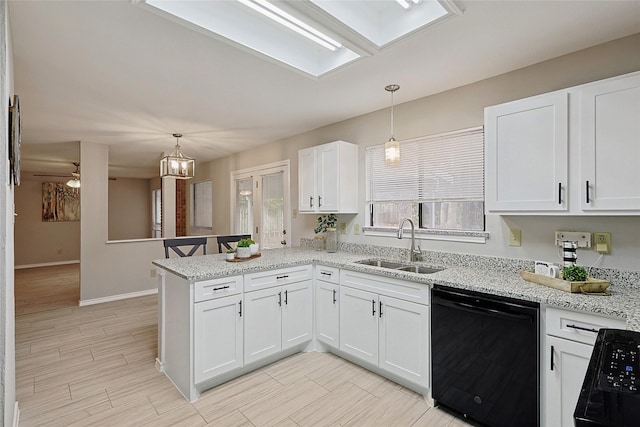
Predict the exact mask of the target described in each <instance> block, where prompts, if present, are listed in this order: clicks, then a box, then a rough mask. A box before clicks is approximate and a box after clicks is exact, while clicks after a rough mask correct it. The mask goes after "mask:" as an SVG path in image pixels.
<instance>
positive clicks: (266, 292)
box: [153, 245, 640, 401]
mask: <svg viewBox="0 0 640 427" xmlns="http://www.w3.org/2000/svg"><path fill="white" fill-rule="evenodd" d="M354 246H356V245H354ZM343 249H344V248H343ZM348 249H350V250H349V251H344V250H343V251H340V252H338V253H332V254H330V253H326V252H321V251H313V250H308V249H302V248H290V249H277V250H265V251H263V252H262V256H261V257H259V258H256V259H252V260H250V261H247V262H226V261H225V257H224V254H215V255H206V256H196V257H189V258H172V259H162V260H156V261H154V262H153V264H154V265H155V266H156V267H158V269H157V271H158V273H159V299H160V304H159V323H158V325H159V344H158V345H159V352H158V353H159V354H158V360H157V366H158V369H160V370H162V371H163V372H164V373H165V374H166V375H167V376H168V377H169V378H170V379H171V380H172V381H173V383H174V384H175V385H176V387H177V388H178V389H179V390H180V391H181V393H182V394H183V395H184V396H185V397H186V398H187V399H188V400H190V401H194V400H197V398H198V397H199V394H200V393H201V392H202V391H204V390H206V389H208V388H211V387H214V386H216V385H218V384H221V383H223V382H226V381H228V380H230V379H232V378H235V377H237V376H240V375H243V374H244V373H247V372H250V371H252V370H254V369H257V368H259V367H261V366H264V365H267V364H269V363H272V362H274V361H276V360H278V359H281V358H283V357H287V356H289V355H291V354H294V353H296V352H299V351H331V352H333V353H335V354H337V355H339V356H341V357H345V358H347V359H348V360H351V361H353V362H355V363H358V364H360V365H362V366H364V367H366V368H367V369H370V370H372V371H374V372H376V373H379V374H381V375H383V376H386V377H388V378H389V379H391V380H394V381H396V382H398V383H401V384H403V385H405V386H407V387H409V388H412V389H414V390H416V391H418V392H420V393H422V394H425V395H428V391H429V385H430V381H429V369H430V368H429V363H428V362H429V360H430V358H429V352H430V349H429V342H428V336H429V328H428V324H429V323H428V305H429V294H430V293H429V291H430V287H431V286H432V285H434V284H439V285H444V286H449V287H455V288H460V289H467V290H473V291H478V292H483V293H487V294H493V295H499V296H504V297H511V298H517V299H521V300H526V301H532V302H537V303H540V305H541V307H542V308H543V310H544V308H545V307H553V308H555V309H561V310H566V311H567V312H571V311H575V312H576V313H577V314H580V315H582V314H584V315H585V316H592V317H593V318H594V319H602V321H603V322H604V323H602V326H608V327H623V328H627V329H632V330H637V331H640V309H639V308H638V307H640V297H639V296H638V295H637V292H634V290H633V288H634V286H636V287H637V285H638V283H637V278H638V275H639V274H638V273H637V272H616V271H613V270H611V271H610V274H611V276H610V277H607V278H608V279H610V280H611V282H612V287H611V289H612V292H613V295H611V296H609V297H595V296H586V295H581V294H569V293H565V292H562V291H559V290H556V289H552V288H547V287H544V286H540V285H536V284H533V283H529V282H526V281H524V280H522V279H521V278H520V276H519V275H518V273H517V270H518V269H522V268H525V269H530V268H532V267H533V262H529V261H523V260H508V259H501V258H489V257H478V256H471V255H459V254H450V253H437V252H423V259H424V261H423V262H419V263H417V264H418V265H423V264H424V265H430V266H440V267H444V269H443V270H442V271H438V272H435V273H432V274H418V273H412V272H407V271H400V270H392V269H387V268H382V267H375V266H370V265H364V264H359V263H356V262H357V261H362V260H365V259H372V258H377V259H395V260H403V261H404V260H407V259H408V255H407V254H406V252H407V251H406V250H403V249H394V248H381V247H370V246H364V245H358V246H357V247H354V248H348ZM351 249H353V250H351ZM602 272H606V271H605V270H602ZM354 278H355V280H351V279H354ZM345 281H346V282H345ZM358 281H360V282H361V283H362V286H360V285H358V284H357V283H356V282H358ZM354 283H355V284H354ZM325 284H326V285H327V287H325V286H324V285H325ZM359 286H360V287H361V288H362V289H365V290H367V291H369V292H373V293H376V294H377V295H379V296H380V297H379V301H382V300H383V297H393V298H392V300H398V301H401V302H403V303H408V304H411V307H413V308H420V307H424V310H426V317H425V316H423V317H420V318H418V317H416V318H415V319H416V321H418V322H419V323H416V324H414V325H412V328H410V329H411V330H413V329H417V328H414V327H413V326H415V325H418V324H419V325H420V328H421V331H419V332H420V333H421V334H422V333H423V332H424V337H422V336H420V337H418V338H420V339H422V340H423V341H424V348H426V354H422V352H423V350H424V349H423V348H422V347H420V348H416V350H415V352H414V351H413V349H412V353H420V359H419V360H410V359H407V360H406V361H402V362H406V363H407V369H404V370H403V372H399V373H398V372H394V371H393V369H391V368H388V367H385V366H384V364H383V361H384V360H383V359H384V358H383V356H379V357H378V355H377V354H376V358H375V360H373V361H372V360H367V359H366V357H364V356H363V355H362V354H359V353H357V352H355V351H351V350H353V349H357V347H358V346H357V343H355V344H353V345H351V344H350V343H347V344H349V345H346V346H345V345H343V344H344V343H343V342H340V340H339V339H338V331H339V332H342V335H341V337H344V340H347V339H348V336H349V335H348V329H344V328H345V326H344V324H341V322H342V323H344V322H345V321H347V320H348V317H347V316H345V314H348V313H344V312H341V311H340V309H343V307H341V308H338V305H339V304H340V303H341V299H342V298H345V295H344V294H343V291H344V290H345V289H349V290H352V289H355V288H358V287H359ZM362 289H361V290H358V289H356V291H358V292H361V291H362ZM321 290H322V291H321ZM325 290H327V292H328V293H327V294H326V296H327V297H328V300H327V301H328V305H327V306H325V308H327V309H328V310H329V311H325V309H324V308H322V307H323V306H322V299H324V295H325V293H324V292H325ZM368 301H369V303H368V304H369V311H370V312H371V310H372V309H373V312H374V314H375V313H377V311H376V310H378V309H379V308H380V309H382V308H383V307H384V309H385V310H390V309H393V306H392V305H386V306H383V305H382V303H380V307H379V308H378V306H377V305H376V303H375V301H374V304H373V307H372V303H371V299H369V300H368ZM332 309H333V310H336V311H335V313H334V314H332V313H331V312H330V310H332ZM412 312H413V311H412ZM385 313H387V311H385ZM423 314H424V311H423ZM326 316H334V317H335V325H334V326H335V328H337V329H335V330H336V334H335V337H334V340H333V342H332V340H331V339H330V337H329V336H330V335H331V334H325V333H324V332H322V333H321V331H320V329H321V328H323V327H324V326H323V325H325V323H324V322H325V320H326V318H325V317H326ZM377 316H379V317H380V318H382V314H381V313H379V314H376V315H374V316H373V317H374V318H375V317H377ZM425 322H426V323H425ZM345 333H346V334H345ZM544 335H545V331H544V330H543V329H541V336H544ZM403 337H404V336H403ZM377 338H378V337H377V336H376V339H377ZM344 340H343V341H344ZM380 340H382V338H380ZM380 342H382V341H380ZM541 342H542V338H541ZM421 345H422V344H421ZM380 346H381V347H382V344H380ZM378 360H379V361H380V362H379V363H377V361H378ZM425 369H426V370H425ZM543 394H544V392H543Z"/></svg>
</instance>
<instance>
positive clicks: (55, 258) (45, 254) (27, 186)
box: [15, 173, 82, 267]
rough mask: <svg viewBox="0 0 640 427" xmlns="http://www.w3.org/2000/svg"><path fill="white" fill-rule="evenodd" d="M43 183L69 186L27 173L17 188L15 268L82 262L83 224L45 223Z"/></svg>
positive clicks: (68, 222) (71, 222) (52, 179)
mask: <svg viewBox="0 0 640 427" xmlns="http://www.w3.org/2000/svg"><path fill="white" fill-rule="evenodd" d="M43 182H66V179H64V180H63V179H62V178H60V179H57V178H41V177H33V176H31V174H26V173H24V174H23V176H22V183H21V184H20V186H19V187H16V191H15V206H16V213H17V214H18V216H16V222H15V264H16V266H18V267H20V266H33V265H40V264H50V263H60V262H72V261H79V259H80V222H79V221H65V222H43V221H42V183H43ZM80 215H81V216H82V212H80Z"/></svg>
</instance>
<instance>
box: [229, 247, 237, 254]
mask: <svg viewBox="0 0 640 427" xmlns="http://www.w3.org/2000/svg"><path fill="white" fill-rule="evenodd" d="M227 253H228V254H235V253H236V250H235V249H234V248H231V249H227Z"/></svg>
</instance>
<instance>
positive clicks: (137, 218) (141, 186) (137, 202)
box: [109, 178, 159, 240]
mask: <svg viewBox="0 0 640 427" xmlns="http://www.w3.org/2000/svg"><path fill="white" fill-rule="evenodd" d="M151 181H152V180H150V179H142V178H116V179H112V180H109V240H127V239H147V238H150V237H151V236H152V235H151V202H152V200H151V189H152V185H151V184H152V182H151ZM158 181H159V179H158Z"/></svg>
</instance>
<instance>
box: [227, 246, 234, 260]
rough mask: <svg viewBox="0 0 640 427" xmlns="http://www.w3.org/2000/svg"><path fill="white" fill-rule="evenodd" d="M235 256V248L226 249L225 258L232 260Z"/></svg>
mask: <svg viewBox="0 0 640 427" xmlns="http://www.w3.org/2000/svg"><path fill="white" fill-rule="evenodd" d="M235 257H236V250H235V249H233V248H231V249H227V260H229V261H232V260H233V259H234V258H235Z"/></svg>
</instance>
